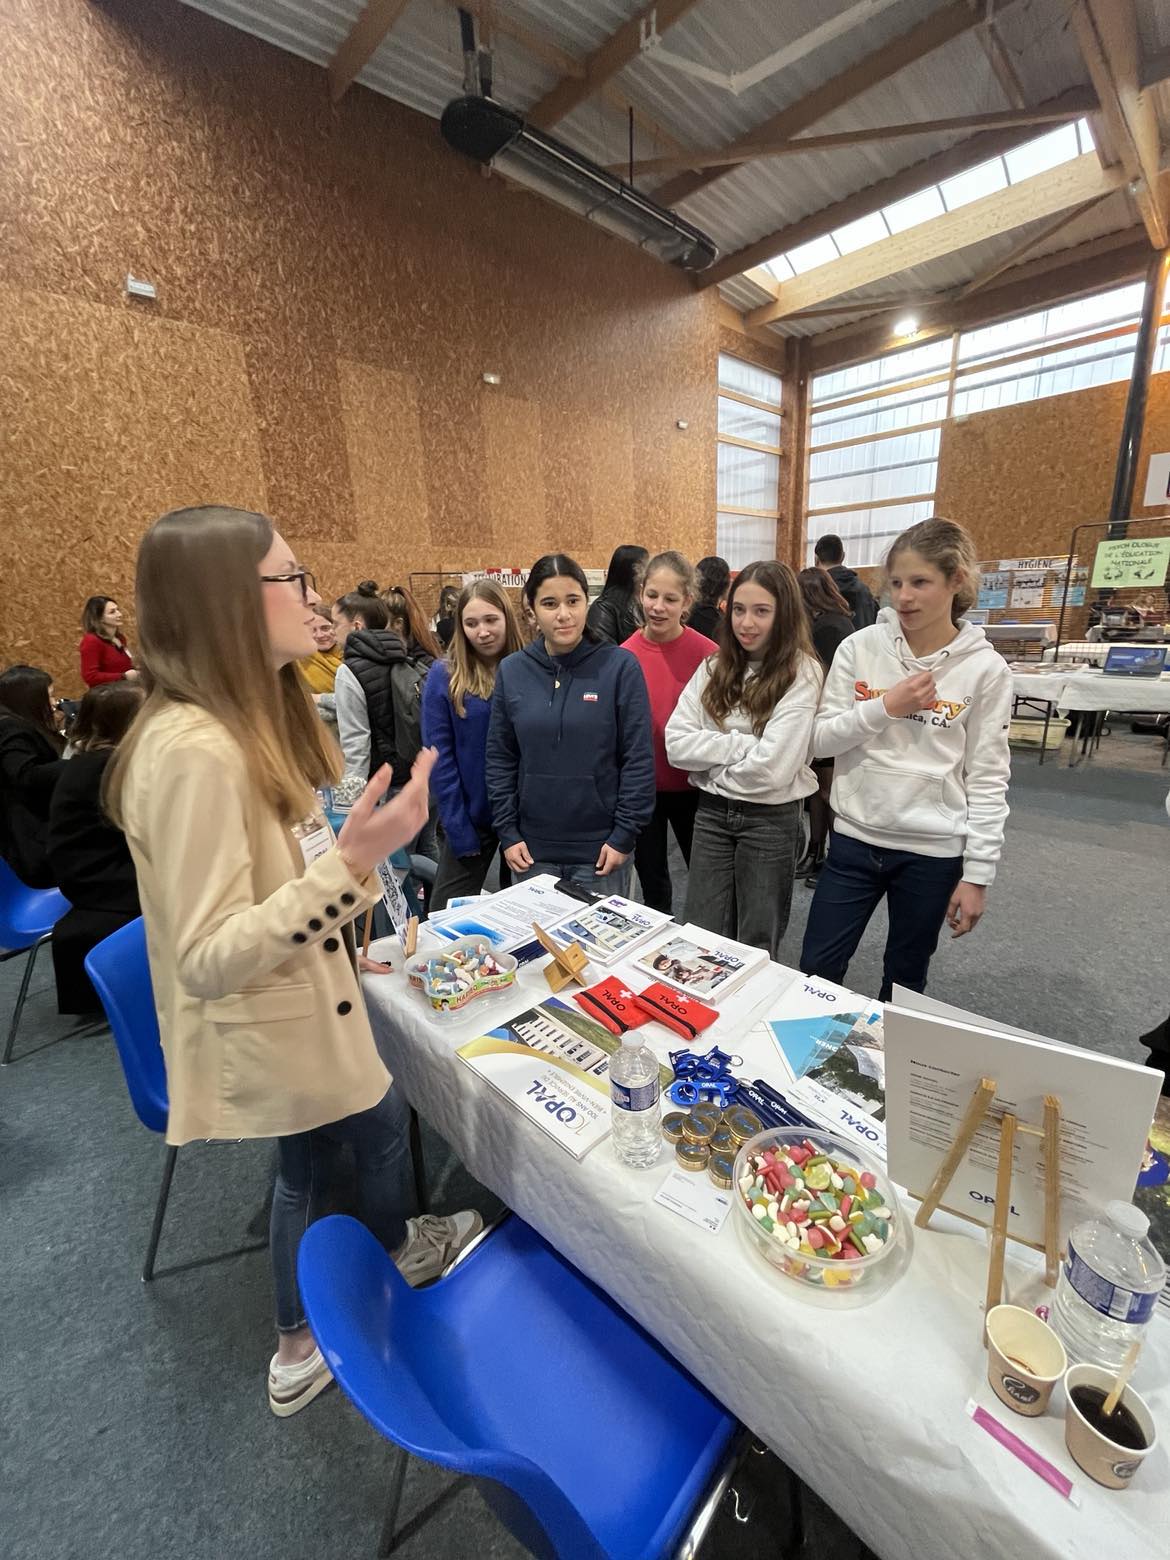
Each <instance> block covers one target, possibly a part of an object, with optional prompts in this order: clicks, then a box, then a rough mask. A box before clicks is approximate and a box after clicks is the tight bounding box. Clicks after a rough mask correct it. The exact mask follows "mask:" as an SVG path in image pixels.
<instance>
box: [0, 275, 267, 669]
mask: <svg viewBox="0 0 1170 1560" xmlns="http://www.w3.org/2000/svg"><path fill="white" fill-rule="evenodd" d="M0 365H3V367H2V368H0V441H2V443H0V450H2V458H0V484H2V489H0V491H2V512H0V579H2V580H3V582H4V598H5V614H4V628H3V632H2V639H3V648H2V653H3V656H4V658H5V661H6V662H7V661H13V660H30V659H31V660H33V661H34V662H36V663H38V664H44V665H45V666H46V667H47V668H48V669H50V670H51V671H53V672H54V674H55V675H56V676H57V678H58V681H59V683H60V687H61V691H63V692H64V691H75V689H76V686H77V674H76V663H77V654H76V649H77V642H78V640H79V638H80V636H81V630H80V627H79V619H80V615H81V605H82V602H83V601H84V600H85V598H86V596H88V595H91V594H96V593H99V592H100V593H102V594H110V595H114V596H116V597H118V598H119V599H120V601H121V602H122V603H123V605H124V607H125V608H126V609H127V610H128V611H129V610H130V609H131V608H132V604H133V579H134V551H135V547H136V545H137V538H138V534H139V532H140V530H141V527H142V522H143V518H144V517H145V518H149V517H150V516H152V515H156V514H160V513H162V512H163V511H164V510H166V509H170V508H173V507H175V506H176V505H179V504H185V503H188V502H192V501H201V500H209V499H214V498H215V497H217V496H218V495H221V494H225V495H230V497H231V499H232V501H233V502H235V503H238V504H240V505H243V506H246V507H249V508H259V509H265V508H267V506H268V501H269V500H268V492H267V488H266V483H265V473H264V466H263V462H262V459H261V451H260V439H259V435H258V430H257V427H256V419H255V415H254V413H253V408H252V401H251V398H250V396H249V387H248V372H247V366H246V364H245V361H244V353H243V350H242V344H241V342H240V341H239V339H238V338H237V337H235V336H232V335H228V334H225V333H224V332H222V331H217V330H211V329H208V328H206V327H200V326H195V325H187V324H183V323H182V322H181V321H176V320H165V319H163V320H156V319H149V318H141V317H139V316H137V315H135V314H133V313H131V312H129V311H127V310H121V309H111V308H107V307H104V306H102V305H99V304H94V303H87V302H84V301H83V300H81V299H79V298H59V297H53V296H52V295H51V294H47V293H40V292H26V291H22V290H20V289H17V288H10V287H0Z"/></svg>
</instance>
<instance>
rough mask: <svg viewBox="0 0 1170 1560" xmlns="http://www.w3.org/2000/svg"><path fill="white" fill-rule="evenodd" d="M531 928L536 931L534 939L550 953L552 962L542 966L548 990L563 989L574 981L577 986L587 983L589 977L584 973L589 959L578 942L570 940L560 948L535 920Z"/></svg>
mask: <svg viewBox="0 0 1170 1560" xmlns="http://www.w3.org/2000/svg"><path fill="white" fill-rule="evenodd" d="M532 930H533V931H534V932H535V933H536V940H537V942H539V944H540V946H541V947H542V948H545V949H547V950H548V952H549V953H551V954H552V963H551V964H546V965H545V967H544V978H545V980H547V981H548V984H549V988H550V990H552V991H563V990H564V989H565V987H566V986H568V985H571V984H572V983H573V982H574V981H576V983H577V985H578V986H587V985H588V984H589V977H588V976H587V975H586V974H585V973H584V972H585V967H586V965H587V964H588V963H589V960H588V959H587V958H586V957H585V950H584V949H583V948H582V947H581V944H580V943H575V942H571V943H569V944H567V946H565V947H564V948H561V947H559V946H558V945H557V944H556V943H555V942H553V940H552V938H551V937H550V936H549V935H548V933H547V932H546V931H545V929H544V928H543V927H542V926H538V925H537V924H536V922H535V921H533V923H532Z"/></svg>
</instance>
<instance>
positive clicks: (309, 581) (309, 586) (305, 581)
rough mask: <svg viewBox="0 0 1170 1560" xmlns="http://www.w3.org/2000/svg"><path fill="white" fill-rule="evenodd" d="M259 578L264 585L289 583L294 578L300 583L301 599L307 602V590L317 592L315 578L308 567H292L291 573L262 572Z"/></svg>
mask: <svg viewBox="0 0 1170 1560" xmlns="http://www.w3.org/2000/svg"><path fill="white" fill-rule="evenodd" d="M260 579H261V581H262V583H263V584H265V585H291V584H292V582H293V581H294V580H299V581H300V583H301V600H302V601H303V602H306V603H307V602H308V600H309V592H310V591H312V592H313V594H314V595H316V593H317V581H316V578H315V577H314V576H313V575H312V574H310V573H309V571H308V569H294V570H293V571H292V573H291V574H262V575H261V576H260Z"/></svg>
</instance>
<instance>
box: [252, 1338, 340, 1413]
mask: <svg viewBox="0 0 1170 1560" xmlns="http://www.w3.org/2000/svg"><path fill="white" fill-rule="evenodd" d="M332 1380H333V1376H332V1374H331V1372H330V1370H329V1367H328V1365H326V1363H325V1357H324V1355H323V1354H322V1353H321V1350H320V1349H314V1350H313V1352H312V1354H310V1355H309V1357H308V1359H307V1360H301V1361H300V1363H299V1364H297V1365H279V1364H277V1360H276V1355H275V1354H274V1355H273V1356H272V1359H271V1360H270V1361H269V1365H268V1406H269V1408H270V1409H271V1410H272V1412H273V1413H274V1414H275V1415H276V1416H277V1418H278V1419H287V1418H288V1417H289V1415H290V1414H297V1413H299V1412H300V1411H301V1409H302V1408H305V1407H307V1406H308V1404H310V1403H311V1402H312V1401H313V1399H314V1398H315V1397H317V1396H318V1395H319V1394H320V1393H322V1392H324V1390H325V1388H326V1387H327V1386H328V1385H329V1383H330V1382H331V1381H332Z"/></svg>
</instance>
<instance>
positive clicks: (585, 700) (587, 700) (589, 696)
mask: <svg viewBox="0 0 1170 1560" xmlns="http://www.w3.org/2000/svg"><path fill="white" fill-rule="evenodd" d="M581 703H582V704H596V703H597V695H596V694H595V693H583V694H582V695H581Z"/></svg>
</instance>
